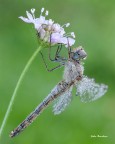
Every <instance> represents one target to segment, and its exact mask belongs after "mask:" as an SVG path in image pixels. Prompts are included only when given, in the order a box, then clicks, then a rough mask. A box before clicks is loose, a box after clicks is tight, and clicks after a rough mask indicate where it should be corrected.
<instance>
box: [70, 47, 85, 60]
mask: <svg viewBox="0 0 115 144" xmlns="http://www.w3.org/2000/svg"><path fill="white" fill-rule="evenodd" d="M72 53H73V54H72V59H73V60H81V59H85V58H86V57H87V53H86V52H85V50H84V49H83V48H82V47H81V46H79V47H78V48H74V49H73V51H72Z"/></svg>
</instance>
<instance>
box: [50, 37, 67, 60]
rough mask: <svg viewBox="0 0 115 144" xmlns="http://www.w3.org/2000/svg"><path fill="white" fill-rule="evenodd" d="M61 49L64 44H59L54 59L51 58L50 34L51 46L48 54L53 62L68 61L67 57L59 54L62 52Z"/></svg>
mask: <svg viewBox="0 0 115 144" xmlns="http://www.w3.org/2000/svg"><path fill="white" fill-rule="evenodd" d="M61 50H62V44H58V48H57V50H56V53H55V58H54V59H52V58H51V35H50V46H49V54H48V56H49V59H50V60H51V61H53V62H62V61H66V60H67V59H66V58H64V57H61V56H59V53H60V52H61Z"/></svg>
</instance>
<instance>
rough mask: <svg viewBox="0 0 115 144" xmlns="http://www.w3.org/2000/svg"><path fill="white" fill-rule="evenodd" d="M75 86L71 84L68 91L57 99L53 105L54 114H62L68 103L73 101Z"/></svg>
mask: <svg viewBox="0 0 115 144" xmlns="http://www.w3.org/2000/svg"><path fill="white" fill-rule="evenodd" d="M72 88H73V86H71V87H70V88H69V89H68V90H67V91H66V92H64V93H63V94H62V95H61V96H60V97H59V98H57V99H56V100H55V104H54V106H53V112H54V114H55V115H56V114H60V113H61V112H62V111H64V110H65V108H66V107H67V106H68V104H69V103H70V102H71V92H72Z"/></svg>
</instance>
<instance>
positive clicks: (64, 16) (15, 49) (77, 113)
mask: <svg viewBox="0 0 115 144" xmlns="http://www.w3.org/2000/svg"><path fill="white" fill-rule="evenodd" d="M42 7H45V8H46V9H47V10H49V16H48V18H52V19H53V20H55V22H58V23H60V24H61V25H63V24H64V23H67V22H70V23H71V26H70V27H69V28H67V31H68V32H71V31H74V32H75V34H76V44H75V47H77V46H79V45H82V46H83V47H84V48H85V50H86V51H87V53H88V57H87V59H86V61H85V75H88V76H89V77H93V78H95V79H96V82H98V83H105V84H107V85H108V86H109V89H108V92H107V94H106V95H105V96H104V97H102V98H101V99H99V100H97V101H95V102H92V103H86V104H84V103H81V102H80V99H79V97H75V89H74V92H73V100H72V102H71V104H70V106H69V107H68V108H67V109H66V111H64V112H63V113H62V114H61V115H59V116H54V115H53V113H52V107H51V106H50V107H49V108H48V109H47V110H45V111H44V112H43V113H42V114H41V116H40V117H39V118H38V119H37V120H36V121H35V122H34V123H33V124H32V125H31V126H30V127H29V128H27V129H26V130H25V131H24V132H23V133H21V134H20V135H19V136H18V137H16V138H14V139H11V138H9V133H10V131H11V130H12V129H13V128H15V127H16V126H17V125H18V124H19V123H20V122H21V121H22V120H23V119H24V118H25V117H26V116H27V115H28V114H29V113H30V112H31V111H32V110H33V109H34V108H35V107H36V106H37V105H38V104H39V103H40V102H41V101H42V100H43V98H44V97H45V96H47V94H48V93H49V92H50V90H51V89H52V88H53V87H54V86H55V85H56V84H57V83H58V82H59V81H60V80H61V79H62V74H63V68H62V69H59V70H57V71H54V72H52V73H48V72H47V71H46V69H45V67H44V65H43V62H42V60H41V57H40V55H38V57H37V58H36V59H35V60H34V62H33V63H32V65H31V67H30V69H29V71H28V73H27V74H26V76H25V78H24V81H23V83H22V85H21V87H20V89H19V91H18V93H17V97H16V99H15V101H14V105H13V108H12V111H11V113H10V116H9V119H8V121H7V124H6V126H5V129H4V133H3V135H2V139H1V144H37V143H39V144H46V143H47V144H77V143H79V144H97V143H100V144H113V143H114V142H115V138H114V134H115V112H114V111H115V88H114V86H115V1H113V0H101V1H99V0H63V1H57V0H35V1H32V0H30V1H27V0H12V1H10V0H7V1H6V0H0V124H1V123H2V120H3V118H4V115H5V112H6V110H7V107H8V104H9V101H10V99H11V95H12V93H13V90H14V88H15V86H16V83H17V80H18V78H19V76H20V74H21V72H22V70H23V68H24V66H25V64H26V62H27V61H28V59H29V58H30V56H31V55H32V53H33V52H34V51H35V49H36V48H37V47H38V43H37V37H36V33H35V30H34V27H33V26H32V25H30V24H26V23H24V22H22V21H21V20H20V19H18V17H19V16H26V14H25V11H26V10H30V9H31V8H35V9H36V16H39V14H40V10H41V8H42ZM44 55H45V57H46V56H47V53H45V54H44ZM48 65H49V67H53V66H54V65H55V64H52V63H51V62H48ZM91 135H96V136H97V135H100V136H103V135H105V136H108V137H107V138H98V137H96V138H91Z"/></svg>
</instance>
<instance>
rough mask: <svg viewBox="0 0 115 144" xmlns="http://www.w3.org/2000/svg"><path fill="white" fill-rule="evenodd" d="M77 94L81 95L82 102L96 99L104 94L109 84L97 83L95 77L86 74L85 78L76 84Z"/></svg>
mask: <svg viewBox="0 0 115 144" xmlns="http://www.w3.org/2000/svg"><path fill="white" fill-rule="evenodd" d="M76 87H77V93H76V94H77V95H79V96H80V99H81V101H82V102H90V101H94V100H96V99H98V98H100V97H101V96H103V95H104V94H105V93H106V92H107V89H108V86H107V85H104V84H97V83H95V81H94V79H90V78H88V77H87V76H84V77H83V79H82V80H81V81H80V82H79V83H78V84H76Z"/></svg>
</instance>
